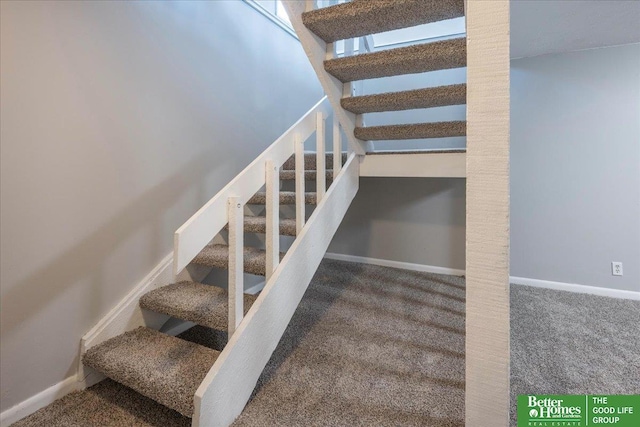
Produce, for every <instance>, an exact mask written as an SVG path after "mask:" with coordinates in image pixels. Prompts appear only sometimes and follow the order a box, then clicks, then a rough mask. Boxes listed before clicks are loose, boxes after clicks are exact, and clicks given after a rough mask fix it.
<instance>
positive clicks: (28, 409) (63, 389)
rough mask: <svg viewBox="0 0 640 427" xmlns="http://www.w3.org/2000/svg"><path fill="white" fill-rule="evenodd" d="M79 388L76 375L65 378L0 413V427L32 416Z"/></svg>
mask: <svg viewBox="0 0 640 427" xmlns="http://www.w3.org/2000/svg"><path fill="white" fill-rule="evenodd" d="M80 388H82V387H81V384H80V383H79V382H78V378H77V376H76V375H73V376H71V377H69V378H66V379H64V380H62V381H60V382H59V383H57V384H54V385H52V386H51V387H49V388H48V389H46V390H43V391H41V392H40V393H38V394H35V395H33V396H31V397H30V398H28V399H26V400H23V401H22V402H20V403H18V404H17V405H15V406H12V407H11V408H9V409H7V410H5V411H4V412H2V413H1V414H0V426H1V427H6V426H9V425H11V424H13V423H15V422H16V421H19V420H21V419H23V418H24V417H26V416H28V415H31V414H33V413H34V412H36V411H37V410H39V409H41V408H44V407H45V406H47V405H49V404H51V403H53V402H54V401H55V400H56V399H59V398H61V397H63V396H65V395H67V394H69V393H71V392H72V391H76V390H78V389H80Z"/></svg>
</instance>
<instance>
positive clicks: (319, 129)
mask: <svg viewBox="0 0 640 427" xmlns="http://www.w3.org/2000/svg"><path fill="white" fill-rule="evenodd" d="M325 146H326V139H325V117H324V114H323V113H322V112H321V111H319V112H318V113H316V197H317V200H316V203H317V204H319V203H320V201H321V200H322V198H323V197H324V193H326V191H327V178H326V177H327V168H326V161H327V155H326V150H325Z"/></svg>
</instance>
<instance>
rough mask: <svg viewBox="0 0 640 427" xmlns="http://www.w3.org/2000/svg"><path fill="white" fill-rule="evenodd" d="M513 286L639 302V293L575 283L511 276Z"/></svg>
mask: <svg viewBox="0 0 640 427" xmlns="http://www.w3.org/2000/svg"><path fill="white" fill-rule="evenodd" d="M510 281H511V283H512V284H514V285H525V286H532V287H534V288H545V289H555V290H557V291H567V292H575V293H579V294H590V295H598V296H601V297H610V298H621V299H629V300H635V301H640V292H637V291H624V290H622V289H609V288H599V287H597V286H589V285H579V284H577V283H564V282H554V281H551V280H540V279H530V278H527V277H515V276H511V277H510Z"/></svg>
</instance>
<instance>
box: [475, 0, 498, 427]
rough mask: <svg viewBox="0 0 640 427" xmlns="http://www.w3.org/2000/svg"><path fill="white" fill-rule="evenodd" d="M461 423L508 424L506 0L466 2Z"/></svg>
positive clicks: (487, 425)
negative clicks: (463, 391)
mask: <svg viewBox="0 0 640 427" xmlns="http://www.w3.org/2000/svg"><path fill="white" fill-rule="evenodd" d="M466 22H467V221H466V228H467V230H466V233H467V249H466V277H467V279H466V282H467V297H466V392H465V423H466V425H467V426H478V427H489V426H491V427H501V426H505V427H506V426H508V425H509V1H508V0H484V1H479V0H469V1H468V2H467V21H466Z"/></svg>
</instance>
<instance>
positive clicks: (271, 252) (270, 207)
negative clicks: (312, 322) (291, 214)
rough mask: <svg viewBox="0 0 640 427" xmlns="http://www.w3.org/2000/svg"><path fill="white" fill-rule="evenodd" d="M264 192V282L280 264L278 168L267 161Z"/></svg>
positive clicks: (270, 161)
mask: <svg viewBox="0 0 640 427" xmlns="http://www.w3.org/2000/svg"><path fill="white" fill-rule="evenodd" d="M265 171H266V181H265V182H266V187H267V188H266V190H267V204H266V211H267V212H266V215H267V219H266V221H267V230H266V242H265V245H266V248H267V263H266V279H265V280H266V281H267V282H268V281H269V279H270V278H271V275H272V274H273V271H274V270H275V269H276V267H278V264H279V263H280V168H279V167H278V166H276V164H275V163H274V162H273V161H272V160H267V162H266V165H265Z"/></svg>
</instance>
